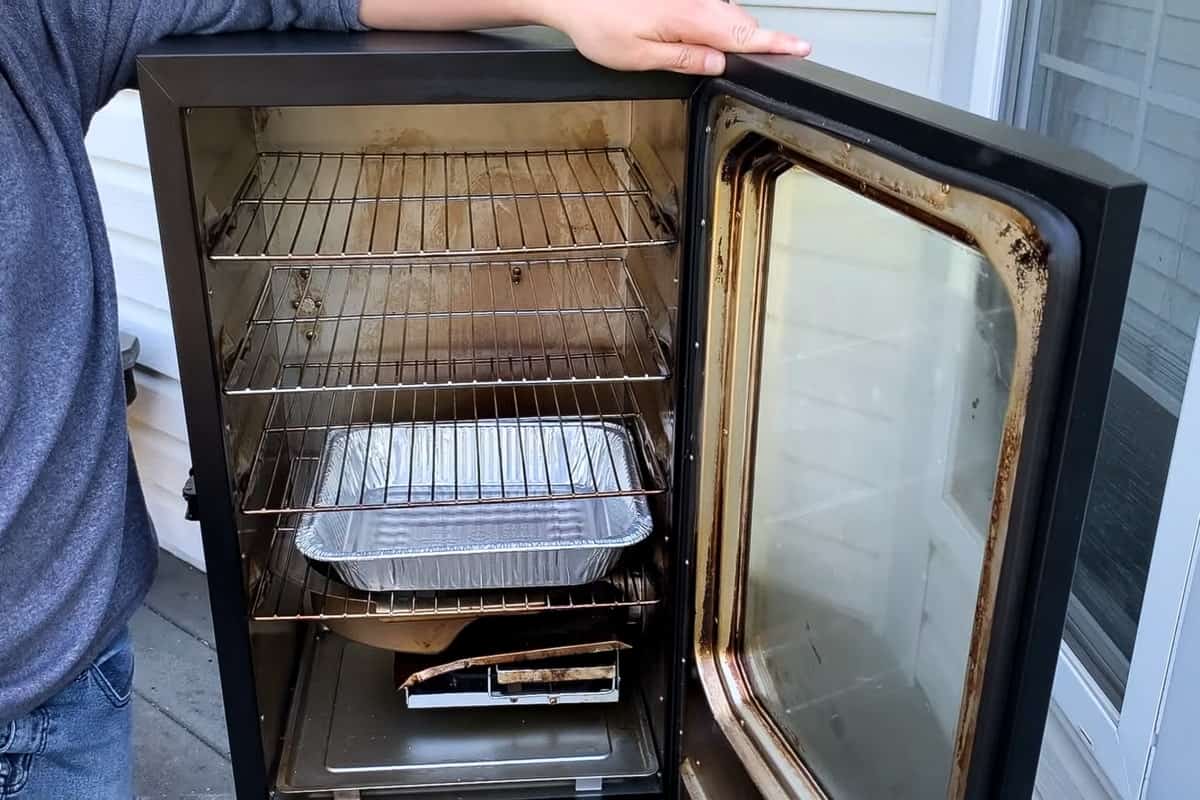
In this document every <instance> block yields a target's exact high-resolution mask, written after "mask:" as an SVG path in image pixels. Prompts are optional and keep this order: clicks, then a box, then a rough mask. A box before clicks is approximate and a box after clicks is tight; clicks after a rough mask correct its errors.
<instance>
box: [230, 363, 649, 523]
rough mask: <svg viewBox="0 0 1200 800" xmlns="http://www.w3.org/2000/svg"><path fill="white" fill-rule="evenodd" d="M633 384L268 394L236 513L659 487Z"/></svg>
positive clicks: (623, 492)
mask: <svg viewBox="0 0 1200 800" xmlns="http://www.w3.org/2000/svg"><path fill="white" fill-rule="evenodd" d="M635 386H636V384H629V383H626V384H616V383H607V384H605V383H600V384H597V383H590V384H580V385H576V384H567V385H558V384H542V385H537V386H507V387H498V386H491V387H470V388H458V389H437V388H434V389H428V390H362V391H354V392H313V393H308V394H281V395H276V396H275V397H274V398H273V399H272V401H271V408H270V410H269V411H268V412H267V418H266V424H265V426H264V428H263V432H262V436H261V438H260V439H259V442H258V445H257V447H256V449H255V453H254V457H253V464H252V467H251V469H250V473H249V479H248V482H247V484H246V488H245V490H244V492H243V495H242V510H243V512H245V513H247V514H290V513H298V512H311V511H345V510H378V509H386V508H403V507H418V506H440V505H467V504H484V503H512V502H518V501H534V500H547V501H549V500H576V499H590V498H605V497H632V496H644V495H652V494H658V493H661V492H663V491H664V487H665V485H666V482H665V480H664V478H663V475H662V473H661V471H660V469H659V468H658V465H657V462H656V460H655V458H654V456H653V454H652V453H651V452H650V444H649V442H650V436H649V433H648V432H647V430H646V427H645V421H644V419H643V417H642V415H641V413H640V411H639V409H638V403H637V397H636V393H635ZM514 432H516V433H517V434H518V436H516V437H514V436H513V433H514ZM614 441H615V443H614ZM439 442H441V444H439ZM409 443H413V444H412V446H411V447H409V446H407V445H408V444H409ZM439 447H440V448H441V452H439ZM363 453H365V454H366V455H363ZM356 454H357V455H356ZM364 461H367V462H368V463H366V464H365V465H364ZM493 475H499V476H500V478H499V483H498V485H492V484H491V483H490V481H493V480H495V479H494V478H492V477H491V476H493ZM552 475H553V476H555V477H554V478H553V479H551V478H550V477H548V476H552ZM368 476H369V477H368ZM447 476H449V477H448V478H447ZM484 476H488V478H487V480H488V481H489V483H488V484H487V485H485V480H484ZM321 487H325V488H324V489H323V490H322V489H321ZM330 487H332V492H331V491H330Z"/></svg>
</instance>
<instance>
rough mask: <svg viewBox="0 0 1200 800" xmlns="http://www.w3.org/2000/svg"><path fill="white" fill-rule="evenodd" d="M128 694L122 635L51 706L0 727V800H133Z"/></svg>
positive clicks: (129, 672) (129, 665)
mask: <svg viewBox="0 0 1200 800" xmlns="http://www.w3.org/2000/svg"><path fill="white" fill-rule="evenodd" d="M132 693H133V647H132V645H131V643H130V641H129V632H128V631H127V630H126V631H122V632H121V633H120V634H119V635H118V636H117V638H116V640H115V641H113V643H112V644H110V645H109V646H108V648H106V649H105V651H104V652H103V653H101V655H100V657H99V658H97V659H96V660H95V661H94V662H92V664H91V666H89V667H88V668H87V669H85V670H84V671H83V673H82V674H81V675H80V676H79V677H78V678H76V679H75V680H74V681H72V682H71V684H70V685H69V686H67V687H66V688H65V689H63V690H62V691H61V692H59V693H58V694H57V695H55V696H54V697H52V698H51V699H50V700H49V701H48V702H46V703H45V704H43V705H42V706H40V707H39V708H35V709H34V710H33V711H31V712H29V713H28V714H26V715H25V716H23V717H20V718H18V719H16V720H14V721H12V722H8V723H4V722H0V800H131V798H132V797H133V719H132V717H133V715H132V710H131V708H130V705H129V700H130V697H131V695H132Z"/></svg>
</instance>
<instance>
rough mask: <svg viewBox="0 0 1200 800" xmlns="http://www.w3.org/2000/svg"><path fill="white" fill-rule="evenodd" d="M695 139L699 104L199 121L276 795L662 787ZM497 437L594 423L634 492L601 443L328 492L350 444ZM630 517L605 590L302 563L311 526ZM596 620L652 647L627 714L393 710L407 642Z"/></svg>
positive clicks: (557, 708)
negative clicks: (345, 577)
mask: <svg viewBox="0 0 1200 800" xmlns="http://www.w3.org/2000/svg"><path fill="white" fill-rule="evenodd" d="M685 120H686V108H685V104H684V102H683V101H678V100H653V101H612V102H589V103H586V104H582V103H579V104H572V103H542V104H491V105H466V106H445V105H443V106H405V107H332V108H327V107H322V108H307V107H289V108H226V109H192V110H191V111H189V113H188V116H187V134H188V136H187V142H188V149H189V159H190V163H189V168H190V173H191V177H192V190H193V200H194V207H195V209H196V213H197V226H198V229H199V230H200V231H201V237H202V243H203V246H204V248H205V253H206V256H207V258H206V266H205V269H206V281H207V287H208V295H209V297H208V300H209V304H210V317H211V323H212V329H211V337H212V347H213V348H214V349H215V351H216V352H217V353H218V354H219V361H220V364H221V375H220V379H221V382H222V386H223V395H222V403H223V412H224V419H225V421H226V436H227V442H226V452H227V454H228V465H227V466H228V471H229V475H230V479H231V483H232V485H233V486H234V487H235V488H236V498H235V499H236V505H237V523H238V530H239V541H240V545H241V549H242V554H243V559H242V563H243V565H244V576H243V577H244V580H245V589H246V596H247V603H248V609H247V617H248V620H247V624H248V625H249V629H250V636H251V644H252V651H253V664H254V676H253V680H254V682H255V687H256V690H257V697H258V703H259V710H260V713H261V715H262V742H263V751H264V757H265V761H266V764H267V765H268V768H269V769H270V770H272V771H273V774H274V785H275V788H276V789H277V790H278V791H280V792H281V793H288V794H292V795H299V796H314V797H324V796H331V795H332V793H333V792H335V791H336V792H342V791H348V792H354V791H358V792H361V794H362V795H364V796H369V795H376V794H378V795H381V796H386V795H405V794H420V795H421V796H429V795H434V796H436V795H437V794H438V793H441V792H445V793H448V794H452V795H453V796H460V795H464V794H471V793H472V792H476V793H478V794H479V795H481V796H487V797H512V798H526V797H528V798H535V797H548V796H562V795H563V794H571V793H574V792H578V793H586V794H587V795H588V796H595V795H597V794H599V795H604V794H624V795H628V794H636V793H642V792H647V793H652V792H655V791H657V790H658V789H659V787H660V781H659V775H658V772H659V765H660V764H661V763H662V746H663V733H664V720H665V718H664V714H665V704H664V701H663V698H664V696H665V690H664V687H665V683H666V675H667V667H666V658H667V654H666V653H665V652H664V650H663V648H664V647H665V642H667V641H668V640H669V638H670V637H669V636H667V635H665V631H664V630H662V628H663V627H664V626H665V625H666V624H667V619H666V618H667V616H668V615H667V614H665V613H659V612H658V606H659V605H660V601H661V600H662V598H664V597H669V596H670V595H671V588H672V587H670V586H669V585H668V584H667V583H666V579H667V576H668V575H669V574H670V569H669V567H670V562H671V552H670V547H671V546H672V543H673V542H674V541H675V537H674V536H673V535H672V520H671V518H670V514H669V509H670V507H671V501H670V495H671V490H672V475H671V453H672V447H673V409H674V405H675V399H674V380H673V375H672V365H673V364H674V348H675V341H676V335H677V331H676V326H677V318H678V314H677V312H678V290H679V269H680V264H679V247H678V233H677V232H678V230H679V226H678V219H679V204H680V198H681V193H682V187H683V186H684V146H685V141H684V140H685ZM498 420H506V421H508V422H506V423H505V424H512V421H513V420H516V424H517V425H519V426H525V427H526V428H527V429H528V428H533V429H535V430H536V432H537V437H535V440H536V441H538V442H539V443H540V446H542V447H550V448H553V447H555V446H559V445H560V444H561V442H563V441H566V440H567V438H568V433H569V431H570V429H571V427H572V426H575V430H578V429H579V428H580V426H584V425H588V424H603V425H605V426H606V427H607V428H609V429H611V430H619V431H620V432H621V435H622V436H625V437H627V441H626V442H625V443H623V444H625V445H627V446H628V451H629V452H630V453H633V454H635V455H636V458H635V459H634V460H635V461H636V464H635V465H634V466H635V469H636V476H635V477H636V478H637V480H636V481H633V482H630V483H628V484H627V485H626V484H618V485H616V486H615V487H614V486H604V485H599V484H597V483H596V482H595V481H594V476H595V475H596V474H597V473H598V470H597V464H598V463H599V461H598V460H599V459H605V458H611V451H610V452H608V453H606V452H604V451H603V450H602V449H598V450H595V451H588V452H587V453H585V458H584V459H582V460H580V461H579V462H578V463H579V464H580V465H581V466H579V469H581V470H583V471H584V472H583V473H582V474H581V475H579V476H575V475H571V476H568V480H567V481H566V482H560V484H559V485H555V486H549V485H544V484H539V483H538V481H536V480H530V478H529V475H531V474H538V473H537V470H536V469H534V468H533V467H530V468H529V469H521V470H517V471H516V472H514V471H513V470H512V469H511V463H512V461H511V460H512V459H514V458H515V459H518V460H519V461H520V462H521V463H522V464H525V463H530V464H534V466H536V465H535V463H534V462H536V460H537V459H538V457H539V454H538V453H537V452H532V453H531V452H522V453H519V454H514V453H511V452H499V453H497V454H496V457H497V458H499V459H501V460H505V459H508V460H509V463H510V469H509V471H508V472H507V474H508V476H509V478H508V480H507V482H506V483H505V484H504V485H503V486H500V487H499V488H496V487H492V488H491V489H490V490H489V491H488V492H486V493H485V492H483V491H482V490H481V489H480V488H479V486H478V485H475V484H472V482H471V481H470V480H464V481H461V482H460V481H458V480H457V479H456V480H455V485H454V487H453V490H452V491H450V490H446V489H445V487H442V489H441V490H439V491H436V492H434V491H432V490H431V485H432V483H433V475H432V474H422V473H421V471H420V469H418V468H416V467H412V466H409V467H406V468H405V469H404V470H402V471H401V470H398V469H397V470H396V472H395V473H393V469H395V467H394V466H393V464H392V463H391V462H388V463H387V465H386V467H385V470H386V471H387V472H388V473H389V475H388V481H387V483H388V488H387V490H386V491H385V492H383V493H382V494H380V493H379V492H374V491H367V489H366V487H365V482H363V481H361V479H360V484H359V485H354V483H355V481H354V480H353V479H350V480H347V479H346V478H345V476H344V475H343V476H335V477H338V490H337V492H335V493H334V495H333V499H332V500H331V499H330V496H329V494H328V492H326V493H319V492H318V488H317V486H318V483H319V480H318V478H319V476H320V475H321V474H322V473H323V472H324V473H328V472H329V470H330V469H331V466H330V459H329V458H328V457H327V454H326V448H327V446H328V443H329V442H330V441H333V440H335V439H336V438H337V436H336V434H338V433H339V432H340V433H341V434H342V435H344V434H346V433H347V432H350V431H354V430H362V429H363V428H367V429H369V430H372V431H387V432H389V435H394V432H395V431H396V430H400V431H402V432H403V431H406V430H409V431H416V430H418V429H423V428H424V427H426V426H430V425H432V426H433V427H434V428H435V429H436V428H442V429H443V430H445V429H446V428H452V429H453V434H452V435H451V440H452V441H456V440H457V439H456V438H455V437H460V436H462V435H466V436H477V435H478V432H479V431H480V430H481V429H483V430H486V429H487V426H488V425H489V424H492V425H495V424H497V422H496V421H498ZM496 438H498V437H493V439H496ZM544 453H545V451H543V456H544ZM443 457H444V456H443ZM474 458H476V459H479V458H480V456H479V455H478V453H476V454H475V455H474ZM432 460H434V459H431V461H432ZM332 468H333V469H336V467H332ZM482 468H483V467H482V465H481V464H474V465H473V464H470V463H468V464H466V465H465V466H464V465H460V464H457V463H456V464H455V465H454V474H455V475H458V474H468V475H470V474H477V475H478V474H481V473H480V470H482ZM432 469H433V468H432V467H430V470H432ZM464 470H465V472H464ZM472 470H475V472H474V473H472ZM588 473H590V475H591V476H592V478H593V480H592V481H589V480H588V479H587V477H588ZM513 475H516V476H518V477H516V478H514V477H513ZM329 477H330V476H329V475H325V479H326V480H328V479H329ZM630 495H635V496H637V497H638V498H639V502H640V499H641V498H645V502H646V503H648V505H649V508H650V512H651V516H652V519H653V523H654V531H653V533H652V534H651V535H650V537H649V538H648V539H646V540H645V541H643V542H641V543H639V544H636V545H634V546H632V547H630V548H628V549H626V550H625V551H624V552H623V553H622V555H621V558H620V560H619V561H618V563H617V566H616V567H615V568H614V569H613V570H612V571H611V572H609V573H608V574H607V575H606V576H605V578H604V579H603V580H601V581H598V582H596V583H593V584H588V585H582V586H560V587H549V588H542V587H539V588H533V587H528V586H524V587H523V586H509V587H506V588H503V589H476V590H473V591H472V590H468V591H462V590H458V591H441V592H432V591H418V592H403V591H375V592H366V591H360V590H355V589H352V588H350V587H349V586H347V585H345V584H344V583H342V582H341V581H340V580H339V578H338V573H337V572H336V571H335V570H332V569H330V568H328V566H327V565H322V564H320V563H317V562H314V561H310V560H308V559H306V558H304V556H302V555H301V554H300V553H298V552H297V550H296V547H295V540H296V536H297V532H298V529H299V528H300V526H301V519H302V517H301V515H303V514H321V513H325V512H335V513H346V512H355V513H371V512H372V511H378V510H380V509H396V508H425V509H427V510H428V511H430V512H431V513H437V512H438V511H439V508H442V507H445V508H447V509H448V507H454V508H455V509H457V508H460V507H467V506H472V507H474V506H477V507H479V508H483V509H492V508H503V507H504V506H505V505H506V504H513V503H523V504H527V505H529V507H531V508H532V507H533V505H535V504H537V503H549V504H553V503H555V502H560V501H562V500H564V499H565V500H569V501H578V502H580V503H599V502H602V501H603V500H604V499H606V498H608V499H610V500H611V498H612V497H618V498H619V497H622V496H630ZM484 513H487V512H486V510H485V511H484ZM589 613H590V614H598V615H601V616H602V617H603V618H604V619H607V620H615V622H614V623H613V624H614V625H615V626H616V629H617V631H618V635H619V636H620V637H621V638H622V640H627V641H628V643H629V644H630V645H632V647H631V649H630V650H628V651H624V652H623V653H622V656H621V658H622V660H621V662H620V676H621V681H620V702H618V703H613V704H596V705H568V704H562V705H547V706H539V707H534V706H524V705H522V706H520V707H513V708H437V709H411V708H408V707H406V705H405V702H404V696H403V694H402V693H400V692H397V691H396V689H395V682H394V680H393V677H394V676H393V672H392V669H393V660H394V657H393V654H392V653H391V652H390V651H389V650H388V649H386V647H387V646H388V645H389V643H390V642H392V641H394V639H395V637H394V634H395V633H396V632H397V631H403V630H405V628H404V627H403V626H405V625H408V626H413V625H421V626H424V627H423V628H421V630H423V631H425V630H434V629H437V630H438V631H444V630H451V631H453V630H457V629H460V628H462V627H463V626H468V623H469V626H468V627H467V628H466V629H467V630H469V631H472V632H477V634H476V635H477V636H478V637H480V638H484V639H486V635H487V634H486V631H488V630H489V628H488V626H489V625H493V624H495V625H498V626H502V624H508V625H511V624H514V622H513V621H514V620H515V621H516V623H515V624H518V625H519V624H521V623H522V621H526V620H527V621H528V624H529V626H530V628H535V627H544V626H548V625H550V624H551V623H552V622H553V621H562V620H571V619H574V618H575V615H580V614H589ZM501 621H507V622H504V623H501ZM410 629H411V628H410ZM431 635H432V634H431ZM401 638H403V637H401ZM381 645H382V646H381ZM501 645H502V643H501V642H498V643H497V645H496V647H497V648H498V650H499V651H503V647H502V646H501ZM339 796H340V795H339Z"/></svg>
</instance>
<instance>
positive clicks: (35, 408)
mask: <svg viewBox="0 0 1200 800" xmlns="http://www.w3.org/2000/svg"><path fill="white" fill-rule="evenodd" d="M358 2H359V0H2V1H0V724H3V723H4V722H6V721H8V720H11V719H13V718H15V717H18V716H20V715H22V714H23V713H25V712H26V711H29V710H30V709H32V708H35V707H36V706H38V705H40V704H41V703H43V702H44V701H45V700H47V699H48V698H49V697H51V696H52V695H53V694H54V693H55V692H57V691H58V690H59V689H61V688H62V687H63V686H65V685H66V684H67V683H68V682H69V681H70V680H71V679H72V678H73V677H74V676H75V675H77V674H78V673H79V672H80V671H81V670H82V669H83V668H84V667H85V666H86V665H87V664H88V662H89V661H90V660H91V659H93V658H94V657H95V656H96V655H97V654H98V653H99V651H100V650H101V649H102V648H103V647H104V646H105V645H106V644H107V643H108V641H109V640H111V639H112V638H113V637H114V636H115V635H116V633H117V632H118V631H119V630H120V629H121V628H122V627H123V626H124V625H125V623H126V622H127V621H128V619H129V616H130V615H131V614H132V613H133V611H134V609H135V608H136V607H137V605H138V604H139V603H140V602H141V600H142V597H143V596H144V594H145V592H146V590H147V588H148V587H149V585H150V582H151V580H152V579H153V576H154V567H155V563H156V553H157V548H156V542H155V537H154V529H153V527H152V526H151V523H150V518H149V516H148V514H147V512H146V506H145V503H144V501H143V499H142V493H141V489H140V488H139V485H138V478H137V472H136V469H135V467H134V464H133V458H132V455H131V452H130V448H129V437H128V434H127V433H126V428H125V395H124V389H123V386H122V380H121V366H120V348H119V344H118V335H117V296H116V291H115V288H114V279H113V266H112V256H111V254H110V253H109V249H108V240H107V238H106V236H105V232H104V221H103V220H102V218H101V215H100V201H99V198H98V197H97V194H96V185H95V181H94V179H93V176H92V171H91V168H90V166H89V164H88V158H87V153H86V152H85V151H84V146H83V137H84V134H85V133H86V132H87V128H88V124H89V123H90V121H91V119H92V115H93V114H94V113H95V112H96V111H97V110H98V109H99V108H100V107H101V106H103V105H104V104H105V103H106V102H108V100H109V99H110V98H111V97H112V96H113V95H114V94H115V93H116V92H117V91H118V90H120V89H123V88H126V87H129V86H131V85H132V83H133V80H134V58H135V57H136V55H137V54H138V52H139V51H140V50H142V49H143V48H145V47H146V46H147V45H150V44H152V43H154V42H155V41H157V40H158V39H160V38H163V37H165V36H169V35H172V34H189V33H217V32H221V31H235V30H247V29H272V30H277V29H283V28H288V27H301V28H320V29H332V30H346V29H350V28H358V27H359V22H358ZM196 301H197V302H199V298H196ZM184 478H185V476H183V475H180V476H179V480H180V483H181V485H182V482H183V480H184Z"/></svg>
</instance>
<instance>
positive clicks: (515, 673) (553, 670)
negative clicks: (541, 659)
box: [496, 665, 616, 686]
mask: <svg viewBox="0 0 1200 800" xmlns="http://www.w3.org/2000/svg"><path fill="white" fill-rule="evenodd" d="M615 676H616V669H614V668H613V667H612V666H611V665H610V666H596V667H544V668H540V669H506V670H499V671H497V673H496V682H497V683H501V684H504V685H506V686H512V685H515V684H521V683H572V682H575V681H600V680H608V679H610V678H613V677H615Z"/></svg>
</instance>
